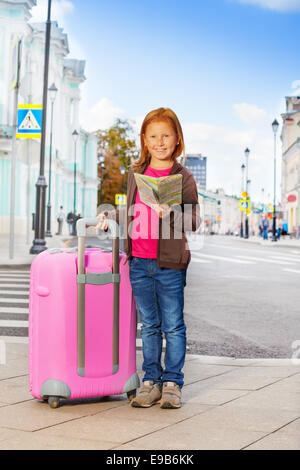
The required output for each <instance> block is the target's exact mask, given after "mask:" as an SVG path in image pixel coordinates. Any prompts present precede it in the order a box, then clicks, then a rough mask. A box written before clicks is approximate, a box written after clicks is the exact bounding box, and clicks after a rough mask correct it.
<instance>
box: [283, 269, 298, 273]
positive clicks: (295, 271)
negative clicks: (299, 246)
mask: <svg viewBox="0 0 300 470" xmlns="http://www.w3.org/2000/svg"><path fill="white" fill-rule="evenodd" d="M283 271H288V272H289V273H297V274H300V271H299V269H289V268H286V269H283Z"/></svg>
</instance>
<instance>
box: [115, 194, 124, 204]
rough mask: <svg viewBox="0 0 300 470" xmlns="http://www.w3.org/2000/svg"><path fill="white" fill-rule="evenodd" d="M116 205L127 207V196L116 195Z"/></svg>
mask: <svg viewBox="0 0 300 470" xmlns="http://www.w3.org/2000/svg"><path fill="white" fill-rule="evenodd" d="M115 205H116V206H126V194H116V195H115Z"/></svg>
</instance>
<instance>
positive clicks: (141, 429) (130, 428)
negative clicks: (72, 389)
mask: <svg viewBox="0 0 300 470" xmlns="http://www.w3.org/2000/svg"><path fill="white" fill-rule="evenodd" d="M0 411H1V409H0ZM165 426H166V423H165V422H164V421H163V420H161V421H160V422H159V423H158V422H153V421H149V420H147V421H146V420H142V419H140V420H136V419H134V415H133V418H132V419H120V418H118V417H117V416H114V417H113V418H112V417H110V415H109V414H106V415H105V417H104V416H102V413H99V414H97V415H94V416H88V417H85V418H81V419H77V420H73V421H69V422H66V423H62V424H59V425H57V426H52V427H51V428H48V429H44V430H43V431H40V435H41V436H42V435H44V438H45V439H47V438H48V437H47V436H49V435H50V436H55V437H56V438H58V439H59V438H60V437H61V436H62V437H64V436H68V437H70V438H72V437H74V438H77V439H87V440H96V441H102V442H103V441H105V442H115V443H125V442H128V441H131V440H132V439H137V438H139V437H142V436H144V435H146V434H149V433H152V432H154V431H157V430H158V429H161V428H163V427H165Z"/></svg>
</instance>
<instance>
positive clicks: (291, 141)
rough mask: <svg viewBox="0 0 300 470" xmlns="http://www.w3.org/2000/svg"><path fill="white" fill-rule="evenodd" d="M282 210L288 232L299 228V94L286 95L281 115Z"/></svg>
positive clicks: (295, 231) (293, 231)
mask: <svg viewBox="0 0 300 470" xmlns="http://www.w3.org/2000/svg"><path fill="white" fill-rule="evenodd" d="M281 116H282V119H283V126H282V133H281V140H282V210H283V219H284V220H285V221H286V222H287V223H288V231H289V233H298V232H299V229H300V204H299V197H300V96H291V97H290V96H289V97H286V112H285V113H283V114H282V115H281Z"/></svg>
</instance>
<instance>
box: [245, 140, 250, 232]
mask: <svg viewBox="0 0 300 470" xmlns="http://www.w3.org/2000/svg"><path fill="white" fill-rule="evenodd" d="M249 154H250V150H249V149H248V148H246V150H245V159H246V193H247V198H248V181H249V180H248V165H249ZM245 238H249V220H248V214H247V211H246V213H245Z"/></svg>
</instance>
